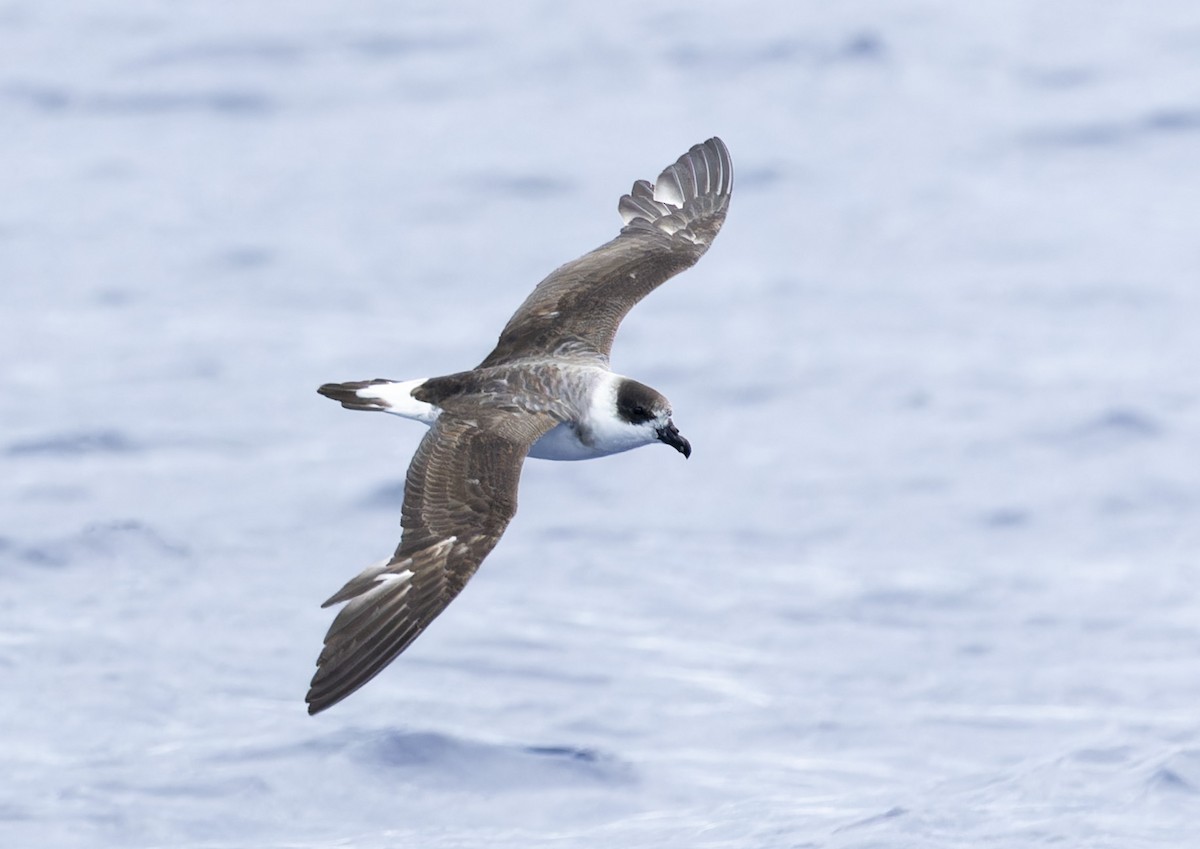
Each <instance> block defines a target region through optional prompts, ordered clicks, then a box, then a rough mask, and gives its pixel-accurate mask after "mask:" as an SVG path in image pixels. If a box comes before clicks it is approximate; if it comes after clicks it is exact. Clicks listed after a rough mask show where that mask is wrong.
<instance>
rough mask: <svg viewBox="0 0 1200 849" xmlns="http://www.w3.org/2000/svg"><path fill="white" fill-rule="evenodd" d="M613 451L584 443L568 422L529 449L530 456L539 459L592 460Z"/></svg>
mask: <svg viewBox="0 0 1200 849" xmlns="http://www.w3.org/2000/svg"><path fill="white" fill-rule="evenodd" d="M612 453H615V452H612V451H601V450H599V449H596V448H593V447H590V446H587V445H584V444H583V443H582V442H580V441H579V434H578V433H576V431H575V428H573V427H571V426H570V425H566V424H560V425H557V426H556V427H555V428H554V429H553V430H551V431H549V432H548V433H546V434H544V435H543V436H542V438H541V439H539V440H538V441H537V442H535V443H533V447H532V448H530V449H529V456H530V457H536V458H537V459H539V460H591V459H592V458H593V457H603V456H605V455H606V454H612Z"/></svg>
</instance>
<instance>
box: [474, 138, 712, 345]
mask: <svg viewBox="0 0 1200 849" xmlns="http://www.w3.org/2000/svg"><path fill="white" fill-rule="evenodd" d="M732 189H733V162H732V160H730V158H729V149H728V148H726V147H725V143H724V142H722V141H721V140H720V139H718V138H711V139H709V140H708V141H706V142H705V143H704V144H698V145H695V146H694V147H693V148H692V149H691V150H689V151H688V152H687V153H685V154H684V155H683V156H681V157H679V160H678V161H677V162H676V163H675V164H674V165H671V166H670V167H668V168H667V169H666V170H665V171H663V172H662V174H660V175H659V177H658V180H657V181H656V182H655V184H654V185H653V186H651V185H650V184H649V183H648V182H646V181H645V180H638V181H637V182H636V183H634V184H633V190H632V191H631V192H630V194H627V195H624V196H623V197H622V198H621V201H620V203H619V204H618V206H617V209H618V210H619V211H620V213H621V218H622V219H624V221H625V227H624V228H622V230H621V232H620V234H619V235H618V236H617V237H616V238H615V239H613V240H612V241H611V242H609V243H608V244H605V245H601V246H600V247H598V248H596V250H594V251H592V252H591V253H588V254H584V255H583V256H581V257H580V258H579V259H577V260H574V261H573V262H568V263H567V264H566V265H564V266H562V267H561V268H559V269H558V270H557V271H555V272H553V273H552V274H551V275H550V276H549V277H547V278H546V279H545V280H543V281H542V282H541V283H539V284H538V285H537V288H535V289H534V290H533V293H532V294H530V296H529V297H528V298H526V299H525V303H523V304H521V306H520V308H519V309H518V310H517V311H516V312H515V313H514V314H513V317H512V318H511V319H509V321H508V324H507V325H506V326H505V328H504V331H503V332H502V333H501V334H500V341H499V342H497V344H496V348H495V350H494V351H492V353H491V354H489V355H488V357H487V359H485V360H484V361H483V363H481V366H492V365H499V364H501V363H506V362H511V361H513V360H517V359H520V358H521V357H525V356H529V355H531V354H543V353H551V354H559V355H568V354H571V353H578V352H586V353H593V354H600V355H602V356H604V357H607V356H608V354H609V352H610V351H611V349H612V342H613V337H614V336H615V335H616V333H617V326H618V325H619V324H620V323H621V319H623V318H624V317H625V315H626V314H627V313H628V312H629V311H630V310H631V309H633V307H634V305H635V304H636V303H637V302H638V301H640V300H641V299H642V298H644V297H645V296H646V295H648V294H650V292H652V291H654V289H656V288H658V287H659V286H661V285H662V284H663V283H665V282H666V281H667V280H668V279H670V278H671V277H673V276H674V275H676V274H678V273H679V272H681V271H683V270H684V269H685V268H689V267H691V266H692V265H694V264H695V262H696V260H698V259H700V257H701V256H703V254H704V252H705V251H706V250H708V246H709V245H710V244H712V241H713V239H714V238H716V235H717V232H718V231H719V230H720V229H721V224H722V222H724V221H725V211H726V209H727V208H728V206H729V195H730V192H731V191H732Z"/></svg>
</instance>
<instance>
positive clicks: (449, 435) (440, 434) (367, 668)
mask: <svg viewBox="0 0 1200 849" xmlns="http://www.w3.org/2000/svg"><path fill="white" fill-rule="evenodd" d="M555 424H556V421H555V420H554V419H553V418H551V417H550V416H546V415H531V414H514V413H497V412H494V411H481V414H480V415H479V416H477V417H476V418H475V419H472V420H470V421H468V420H466V419H464V418H460V417H458V416H455V415H453V414H452V413H450V412H449V411H447V412H445V413H443V414H442V416H441V417H440V418H439V419H438V420H437V422H436V423H435V424H434V425H433V427H432V428H430V430H429V433H427V434H426V435H425V438H424V439H423V440H421V444H420V446H419V447H418V448H417V452H416V454H415V455H414V456H413V461H412V464H411V465H410V466H409V467H408V476H407V479H406V482H405V490H404V507H403V519H402V522H401V524H402V525H403V526H404V533H403V536H402V537H401V540H400V545H399V547H398V548H397V549H396V553H395V554H394V555H393V556H392V558H391V560H389V561H385V562H383V563H380V564H378V565H376V566H372V567H371V568H369V569H367V570H366V571H365V572H363V573H362V574H361V575H359V576H358V577H356V578H354V579H353V580H351V581H350V582H349V583H348V584H346V586H344V587H342V589H341V590H339V591H338V592H337V593H336V594H334V596H333V597H332V598H330V599H329V600H328V601H326V602H325V604H324V605H322V606H324V607H328V606H329V605H331V604H337V603H339V602H343V601H345V602H349V603H348V604H347V605H346V606H345V607H344V608H342V610H341V611H340V612H339V613H338V615H337V617H336V618H335V619H334V620H333V624H332V625H331V626H330V627H329V632H328V633H327V634H326V635H325V648H324V649H323V650H322V651H321V656H320V657H319V658H318V659H317V673H316V675H314V676H313V679H312V685H311V687H310V688H309V691H308V695H307V696H306V697H305V701H307V702H308V712H309V713H317V712H318V711H322V710H325V708H327V707H329V706H330V705H333V704H335V703H337V702H339V701H341V700H342V699H344V698H346V696H348V695H350V694H351V693H353V692H354V691H355V690H357V689H358V688H359V687H361V686H362V685H363V684H365V683H367V681H369V680H371V679H372V678H374V677H375V676H376V675H377V674H379V672H380V670H382V669H383V668H384V667H385V666H387V665H388V664H389V663H391V662H392V660H394V659H395V657H396V656H397V655H398V654H400V652H402V651H404V649H405V648H407V647H408V645H409V644H410V643H411V642H412V641H413V640H415V639H416V638H417V636H418V635H419V634H420V633H421V632H422V631H424V630H425V627H426V626H427V625H428V624H429V623H430V622H432V621H433V619H434V618H435V617H436V616H437V615H438V614H439V613H441V612H442V610H444V609H445V607H446V605H448V604H449V603H450V602H451V600H453V598H454V597H455V596H456V595H458V593H459V591H460V590H462V588H463V586H464V585H465V584H466V583H467V580H468V579H469V578H470V577H471V575H473V574H474V573H475V570H476V569H478V568H479V564H480V563H481V562H482V561H483V558H485V557H486V556H487V555H488V552H490V551H491V550H492V549H493V548H494V547H495V545H496V543H497V542H498V541H499V540H500V536H501V534H503V533H504V529H505V528H506V527H508V522H509V520H510V519H512V517H513V514H514V513H516V511H517V484H518V482H519V480H520V477H521V465H522V463H523V462H524V460H525V455H526V454H527V453H529V447H530V446H531V445H532V444H533V443H534V442H535V441H536V440H537V439H538V437H540V436H541V435H542V434H543V433H545V432H546V431H548V430H549V429H550V428H552V427H553V426H554V425H555Z"/></svg>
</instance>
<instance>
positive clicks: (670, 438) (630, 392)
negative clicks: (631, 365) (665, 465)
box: [616, 378, 692, 457]
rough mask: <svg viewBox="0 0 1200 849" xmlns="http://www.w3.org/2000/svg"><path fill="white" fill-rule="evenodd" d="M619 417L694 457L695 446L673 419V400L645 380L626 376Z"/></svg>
mask: <svg viewBox="0 0 1200 849" xmlns="http://www.w3.org/2000/svg"><path fill="white" fill-rule="evenodd" d="M616 405H617V418H618V419H620V420H621V422H622V423H623V424H624V425H625V426H626V427H629V428H633V429H635V430H636V431H638V432H640V435H641V437H642V439H643V440H644V441H645V442H647V443H649V442H654V441H658V442H664V443H666V444H667V445H670V446H671V447H672V448H674V449H675V450H676V451H678V452H679V453H680V454H682V455H683V456H684V457H690V456H692V445H691V443H690V442H688V441H687V440H686V439H684V438H683V435H682V434H680V432H679V428H677V427H675V423H674V422H673V421H671V402H670V401H668V400H667V399H666V398H665V397H664V396H663V395H662V393H660V392H657V391H656V390H654V389H651V388H650V387H649V386H646V385H645V384H644V383H638V382H637V381H636V380H630V379H629V378H624V379H623V380H622V381H621V382H620V384H619V385H618V386H617V393H616Z"/></svg>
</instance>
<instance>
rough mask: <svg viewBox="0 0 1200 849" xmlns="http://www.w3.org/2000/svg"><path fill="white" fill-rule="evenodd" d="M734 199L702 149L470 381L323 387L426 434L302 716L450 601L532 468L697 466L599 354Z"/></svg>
mask: <svg viewBox="0 0 1200 849" xmlns="http://www.w3.org/2000/svg"><path fill="white" fill-rule="evenodd" d="M732 189H733V163H732V162H731V160H730V158H729V150H728V149H727V148H726V147H725V144H724V143H723V142H722V141H721V140H720V139H718V138H711V139H709V140H708V141H706V142H704V144H698V145H696V146H694V147H693V148H692V149H691V150H689V151H688V152H687V153H685V154H684V155H683V156H681V157H680V158H679V159H678V160H677V161H676V162H675V164H673V165H671V166H669V167H668V168H666V169H665V170H664V171H663V172H662V173H661V174H660V175H659V177H658V180H656V181H655V182H654V183H653V184H651V183H649V182H647V181H645V180H638V181H637V182H636V183H634V184H633V189H632V191H630V193H629V194H627V195H624V196H623V197H622V198H621V200H620V202H619V203H618V205H617V209H618V211H619V212H620V214H621V218H622V219H623V220H624V222H625V226H624V227H622V228H621V232H620V233H619V234H618V235H617V237H616V238H615V239H613V240H612V241H610V242H608V243H607V244H605V245H601V246H600V247H598V248H596V249H595V250H594V251H592V252H591V253H588V254H585V255H584V256H582V257H580V258H579V259H576V260H574V261H572V262H568V263H567V264H566V265H564V266H562V267H561V268H559V269H558V270H557V271H555V272H553V273H552V274H551V275H550V276H549V277H547V278H546V279H545V280H543V281H542V282H541V283H539V284H538V285H537V288H535V289H534V290H533V293H532V294H530V296H529V297H528V298H526V299H525V302H524V303H523V304H521V306H520V308H518V309H517V311H516V313H514V314H513V316H512V318H511V319H509V321H508V324H507V325H506V326H505V328H504V330H503V332H502V333H501V334H500V339H499V341H498V342H497V344H496V348H495V350H493V351H492V352H491V353H490V354H488V356H487V358H486V359H484V361H483V362H482V363H480V364H479V365H478V366H476V367H475V368H474V369H471V370H470V371H462V372H458V373H456V374H450V375H445V376H443V377H431V378H424V379H418V380H408V381H399V382H398V381H391V380H366V381H353V382H350V383H327V384H325V385H324V386H322V387H320V389H318V390H317V391H318V392H320V393H321V394H322V395H324V396H326V397H328V398H332V399H334V400H335V401H340V402H341V403H342V406H343V407H347V408H349V409H351V410H381V411H383V412H387V413H393V414H395V415H398V416H403V417H405V418H410V419H416V420H417V421H419V422H422V423H424V424H426V425H428V426H429V432H428V433H427V434H426V435H425V438H424V439H422V440H421V444H420V445H419V446H418V447H417V451H416V454H415V455H414V456H413V459H412V463H411V464H410V465H409V467H408V475H407V477H406V480H405V488H404V506H403V508H402V512H401V516H402V518H401V525H402V527H403V534H402V536H401V539H400V545H399V546H398V547H397V548H396V553H395V554H393V555H392V556H391V558H389V559H388V560H384V561H382V562H380V563H378V564H376V565H374V566H371V567H370V568H368V569H367V570H366V571H364V572H363V573H362V574H360V575H358V576H357V577H356V578H354V579H353V580H351V581H350V582H349V583H348V584H346V585H345V586H344V587H342V588H341V589H340V590H338V591H337V592H336V593H335V594H334V595H333V596H332V597H331V598H330V599H329V600H328V601H326V602H325V604H324V605H323V606H324V607H328V606H330V605H334V604H342V603H345V607H343V608H342V609H341V610H340V611H339V612H338V614H337V616H336V617H335V618H334V620H333V624H332V625H331V626H330V628H329V632H328V633H327V634H326V635H325V647H324V649H323V650H322V652H321V655H320V657H319V658H318V659H317V672H316V675H314V676H313V679H312V685H311V687H310V689H309V691H308V696H307V697H306V699H305V700H306V701H307V702H308V712H309V713H318V712H319V711H323V710H325V709H326V708H328V707H329V706H330V705H333V704H336V703H337V702H339V701H341V700H342V699H344V698H346V696H348V695H350V694H351V693H353V692H354V691H355V690H357V689H358V688H359V687H361V686H362V685H363V684H365V683H367V681H369V680H371V679H372V678H373V677H375V676H376V675H377V674H378V673H379V672H380V670H382V669H383V668H384V667H385V666H387V665H388V664H389V663H391V662H392V660H394V659H395V658H396V656H397V655H399V654H400V652H402V651H404V649H406V648H407V647H408V646H409V644H410V643H412V641H413V640H415V639H416V638H417V637H418V636H419V635H420V634H421V632H422V631H424V630H425V628H426V626H427V625H429V623H430V622H432V621H433V619H434V618H435V617H436V616H437V615H438V614H439V613H441V612H442V611H443V610H444V609H445V608H446V605H448V604H449V603H450V602H451V601H452V600H453V599H454V597H455V596H456V595H458V593H459V592H460V591H461V590H462V588H463V586H464V585H465V584H466V583H467V581H468V580H469V579H470V577H471V576H472V575H473V574H474V573H475V570H476V569H478V568H479V564H480V563H481V562H482V561H483V559H484V558H485V557H487V555H488V553H489V552H490V551H491V550H492V549H493V548H494V547H495V546H496V543H497V542H499V540H500V536H501V535H502V534H503V533H504V529H505V528H506V527H507V526H508V523H509V521H510V520H511V519H512V517H513V514H514V513H516V510H517V484H518V482H519V480H520V477H521V465H522V464H523V463H524V462H525V458H526V456H529V457H540V458H543V459H549V460H587V459H591V458H593V457H603V456H605V455H607V454H616V453H618V452H620V451H628V450H629V449H631V448H637V447H639V446H642V445H649V444H650V443H653V442H663V443H666V444H667V445H669V446H671V447H672V448H674V449H675V450H677V451H679V452H680V453H681V454H683V456H684V457H687V456H690V455H691V452H692V447H691V445H690V444H689V443H688V441H687V440H686V439H684V438H683V436H682V435H681V434H680V433H679V429H678V428H676V427H675V423H674V422H672V421H671V404H670V402H668V401H667V399H666V398H664V397H663V396H662V395H661V394H660V393H659V392H657V391H655V390H654V389H651V388H650V387H649V386H646V385H645V384H642V383H638V382H637V381H636V380H633V379H631V378H628V377H623V376H622V375H619V374H614V373H613V372H612V371H611V370H610V369H609V363H608V355H609V351H610V350H611V349H612V342H613V337H614V336H615V335H616V333H617V326H618V325H619V324H620V323H621V319H623V318H624V317H625V315H626V314H627V313H628V312H629V311H630V310H631V309H632V308H633V306H634V305H635V304H637V302H638V301H640V300H641V299H642V298H644V297H645V296H646V295H648V294H649V293H650V292H652V291H654V289H656V288H658V287H659V286H660V285H662V284H663V283H664V282H666V281H667V280H668V279H670V278H671V277H673V276H675V275H676V274H678V273H679V272H681V271H683V270H684V269H686V268H689V267H691V266H692V265H694V264H695V263H696V261H697V260H698V259H700V257H701V256H702V255H703V254H704V252H705V251H706V250H708V246H709V245H710V244H712V241H713V239H714V238H716V235H717V232H718V231H719V230H720V229H721V224H722V222H723V221H724V220H725V211H726V209H727V208H728V206H729V195H730V192H731V191H732Z"/></svg>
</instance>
